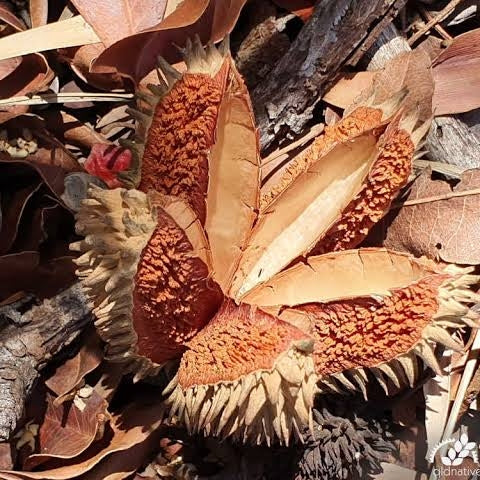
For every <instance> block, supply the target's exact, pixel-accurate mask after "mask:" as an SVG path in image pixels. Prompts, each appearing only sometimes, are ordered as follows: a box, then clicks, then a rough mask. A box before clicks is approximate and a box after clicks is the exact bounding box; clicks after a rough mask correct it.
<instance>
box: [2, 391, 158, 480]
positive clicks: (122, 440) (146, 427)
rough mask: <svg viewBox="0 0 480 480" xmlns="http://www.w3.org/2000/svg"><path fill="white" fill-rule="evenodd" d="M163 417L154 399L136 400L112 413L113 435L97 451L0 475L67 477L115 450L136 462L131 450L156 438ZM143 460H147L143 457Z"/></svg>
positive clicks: (81, 472)
mask: <svg viewBox="0 0 480 480" xmlns="http://www.w3.org/2000/svg"><path fill="white" fill-rule="evenodd" d="M156 400H158V398H156ZM162 417H163V411H162V409H161V408H159V405H158V403H157V402H154V403H153V405H152V404H147V405H143V404H142V402H141V401H140V402H137V404H136V405H134V406H130V407H129V408H127V409H126V410H125V411H124V412H122V413H121V414H119V415H116V416H114V418H113V421H111V422H110V426H111V428H112V432H113V435H112V438H111V439H110V440H109V442H108V444H107V445H105V446H103V445H102V446H101V448H100V450H99V451H92V454H91V456H89V455H87V453H85V457H82V459H81V460H80V461H78V462H75V463H74V464H71V465H69V464H67V465H65V466H59V467H56V468H52V469H50V470H44V471H41V472H25V471H23V472H18V471H0V478H2V480H3V479H5V480H10V479H15V480H19V479H20V480H24V479H35V480H70V479H72V478H77V477H80V476H81V475H84V474H86V473H87V472H89V471H91V470H92V469H94V468H95V467H96V466H97V465H102V464H103V463H106V464H108V463H109V461H110V459H111V458H112V456H113V455H114V454H115V453H116V452H122V455H123V456H124V457H126V458H128V459H130V460H131V462H132V463H133V464H134V465H135V464H136V462H138V461H139V458H138V457H135V456H134V455H132V456H131V455H130V454H131V453H134V452H136V447H138V446H139V445H141V444H142V443H143V442H145V441H147V440H148V439H150V438H153V439H157V440H158V439H159V427H160V426H161V423H162ZM157 435H158V437H157ZM152 447H153V445H152ZM87 452H88V450H87ZM147 453H148V452H147ZM117 459H118V457H117ZM143 460H146V458H145V459H143ZM121 468H123V469H124V468H125V466H124V465H121ZM120 471H125V470H120ZM127 471H128V470H127ZM91 478H97V479H98V478H102V477H91ZM113 478H115V477H113ZM117 478H118V477H117Z"/></svg>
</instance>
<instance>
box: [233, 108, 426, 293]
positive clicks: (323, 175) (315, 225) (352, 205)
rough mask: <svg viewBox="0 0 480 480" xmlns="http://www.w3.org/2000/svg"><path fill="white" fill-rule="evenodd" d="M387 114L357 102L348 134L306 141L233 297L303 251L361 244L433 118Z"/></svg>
mask: <svg viewBox="0 0 480 480" xmlns="http://www.w3.org/2000/svg"><path fill="white" fill-rule="evenodd" d="M397 107H398V105H397ZM388 111H389V112H391V111H392V108H391V106H389V110H388ZM382 118H383V117H382V114H381V111H380V110H378V109H372V108H366V107H365V108H359V109H357V110H355V111H354V112H353V113H352V114H351V116H349V117H346V118H345V119H344V120H343V123H342V124H341V125H340V127H338V130H339V131H340V132H343V129H342V128H341V126H342V125H343V126H344V127H345V130H346V133H345V134H344V135H345V137H346V139H345V140H341V138H342V137H341V136H340V134H339V133H337V134H336V136H334V135H333V134H331V132H330V133H329V131H327V133H326V134H324V135H323V136H322V137H320V138H323V141H320V140H317V141H315V142H314V144H313V145H312V146H310V147H309V148H308V149H307V151H306V153H305V154H304V157H305V158H308V161H305V162H304V163H303V164H302V167H301V168H300V174H298V175H297V174H295V175H294V176H291V177H289V178H288V179H287V180H286V185H287V186H286V188H284V185H283V184H282V183H281V182H280V183H279V184H278V186H279V188H280V192H279V193H278V194H275V195H273V197H272V199H271V201H269V202H268V203H264V205H263V208H262V210H261V211H260V215H259V217H258V220H257V222H256V224H255V226H254V229H253V231H252V236H251V238H250V241H249V244H248V248H247V249H246V250H245V252H244V254H243V255H242V258H241V261H240V265H239V268H238V270H237V273H236V275H235V278H234V281H233V285H232V288H231V291H230V295H231V296H232V297H233V298H236V299H242V297H243V296H244V295H245V294H246V293H247V292H248V291H249V290H251V289H252V288H254V287H255V286H256V285H258V284H261V283H262V282H264V281H265V280H267V279H268V278H270V277H272V276H273V275H275V274H276V273H278V272H279V271H281V270H282V269H283V268H285V267H286V266H288V265H289V264H290V263H291V262H292V261H294V260H295V259H297V258H299V257H302V256H305V255H307V254H313V253H324V252H329V251H335V250H345V249H348V248H354V247H356V246H357V245H358V244H359V243H360V242H361V241H362V240H363V239H364V238H365V237H366V235H367V233H368V231H369V230H370V228H371V227H372V226H373V225H374V224H375V223H376V222H378V221H379V220H380V219H381V218H382V217H383V216H384V215H385V214H386V213H387V211H388V210H389V208H390V205H391V202H392V200H393V199H394V198H395V197H396V196H397V194H398V192H399V191H400V189H401V188H402V187H403V186H404V185H405V184H406V183H407V180H408V177H409V175H410V171H411V167H412V161H413V157H414V152H415V147H416V145H418V143H419V141H420V139H421V138H422V137H423V135H424V134H425V132H426V128H427V126H426V125H422V126H421V127H420V128H419V129H417V130H415V126H416V124H417V121H416V116H415V114H414V113H413V114H408V115H405V114H403V113H402V112H401V111H400V112H399V113H397V114H395V115H394V116H393V117H392V118H391V119H390V121H382ZM349 120H350V121H351V123H352V124H354V125H356V127H355V128H353V127H351V126H350V124H349ZM375 123H377V125H376V126H375V127H373V128H366V126H369V127H371V126H372V125H374V124H375ZM349 126H350V127H351V128H347V127H349ZM357 131H360V132H362V133H360V134H358V135H356V136H355V133H357ZM350 132H351V133H350ZM325 136H326V138H325ZM318 145H320V146H323V147H322V148H320V151H317V146H318ZM264 198H265V197H264Z"/></svg>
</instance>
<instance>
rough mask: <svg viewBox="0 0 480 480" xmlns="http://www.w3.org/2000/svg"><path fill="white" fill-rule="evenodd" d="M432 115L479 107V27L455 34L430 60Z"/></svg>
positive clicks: (459, 111)
mask: <svg viewBox="0 0 480 480" xmlns="http://www.w3.org/2000/svg"><path fill="white" fill-rule="evenodd" d="M433 78H434V80H435V92H434V95H433V106H434V111H435V115H447V114H452V113H462V112H468V111H469V110H473V109H475V108H479V107H480V28H477V29H475V30H472V31H470V32H467V33H464V34H463V35H459V36H458V37H456V38H455V39H454V40H453V42H452V44H451V45H450V46H449V47H448V48H447V49H446V50H445V51H444V52H442V53H441V54H440V55H439V56H438V57H437V59H436V60H435V62H434V68H433Z"/></svg>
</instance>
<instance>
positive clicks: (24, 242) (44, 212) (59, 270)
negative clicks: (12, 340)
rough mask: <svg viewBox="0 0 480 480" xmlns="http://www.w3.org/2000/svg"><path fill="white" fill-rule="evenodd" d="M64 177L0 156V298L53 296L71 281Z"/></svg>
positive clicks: (70, 231)
mask: <svg viewBox="0 0 480 480" xmlns="http://www.w3.org/2000/svg"><path fill="white" fill-rule="evenodd" d="M66 173H67V172H66V171H65V170H63V169H62V168H60V167H57V166H51V165H41V164H36V163H33V162H29V161H25V160H11V159H10V158H7V156H2V157H0V190H1V191H2V198H1V210H2V217H3V221H2V226H1V231H0V239H1V242H0V243H1V245H2V248H1V250H0V298H2V299H4V298H6V297H8V296H9V295H11V294H14V293H16V292H19V291H26V292H32V293H35V294H36V295H38V296H40V297H44V296H49V295H53V294H55V293H56V292H57V291H58V290H59V289H60V288H65V287H66V286H67V285H69V284H70V283H71V282H73V280H74V278H75V275H74V270H75V269H74V265H73V263H72V258H73V255H72V253H71V252H70V251H69V249H68V244H69V243H70V242H71V240H72V239H73V238H75V236H74V229H73V215H72V214H71V212H70V211H69V210H68V209H67V208H65V206H64V204H63V202H62V200H61V199H60V197H61V194H62V192H63V189H64V186H63V182H64V177H65V174H66Z"/></svg>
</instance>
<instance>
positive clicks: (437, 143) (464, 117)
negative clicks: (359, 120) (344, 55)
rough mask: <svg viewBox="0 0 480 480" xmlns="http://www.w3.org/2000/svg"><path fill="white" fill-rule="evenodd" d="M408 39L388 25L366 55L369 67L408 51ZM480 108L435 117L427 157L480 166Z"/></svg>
mask: <svg viewBox="0 0 480 480" xmlns="http://www.w3.org/2000/svg"><path fill="white" fill-rule="evenodd" d="M410 50H411V49H410V47H409V45H408V43H407V41H406V40H405V39H404V38H403V37H402V36H401V35H400V33H399V32H398V30H397V29H396V28H395V26H393V25H389V26H388V27H387V28H385V29H384V31H383V32H382V33H381V35H380V36H379V37H378V38H377V41H376V42H375V44H374V46H373V47H372V48H371V49H370V50H369V51H368V52H367V54H366V56H365V57H366V58H365V61H366V66H367V69H368V70H378V69H380V68H382V67H383V66H384V65H385V63H386V62H387V61H388V60H390V59H392V58H393V57H395V56H396V55H398V54H400V53H402V52H406V51H410ZM479 125H480V110H474V111H472V112H468V113H463V114H458V115H449V116H442V117H435V118H434V119H433V122H432V128H431V129H430V132H429V134H428V136H427V138H426V149H427V150H428V157H429V158H431V159H432V160H435V161H437V162H443V163H449V164H452V165H457V166H459V167H462V168H464V169H465V170H467V169H470V168H478V167H480V155H479V152H480V150H479V145H480V127H479Z"/></svg>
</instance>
